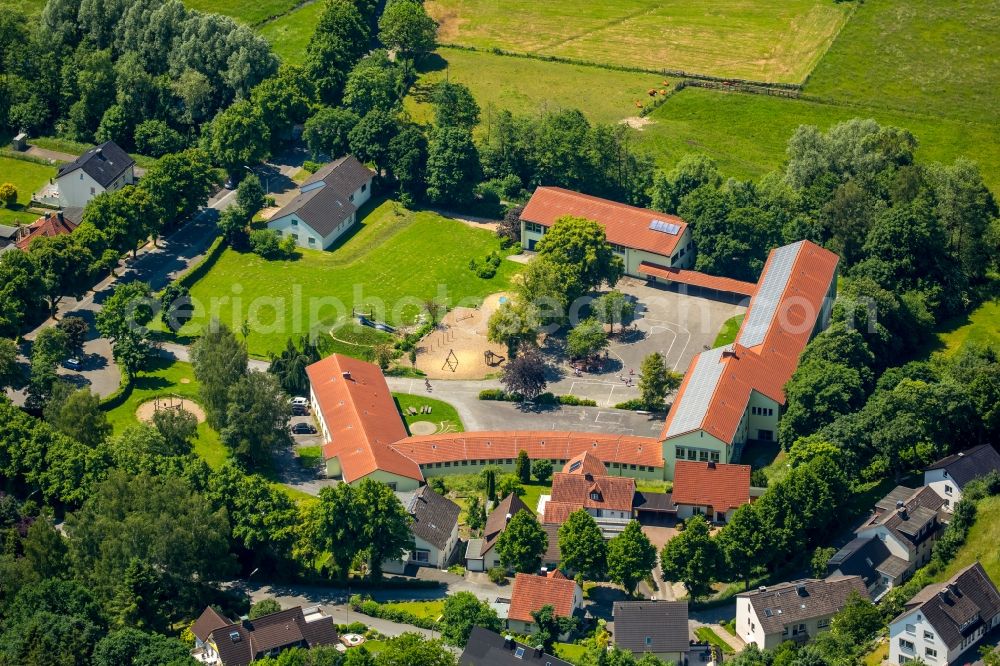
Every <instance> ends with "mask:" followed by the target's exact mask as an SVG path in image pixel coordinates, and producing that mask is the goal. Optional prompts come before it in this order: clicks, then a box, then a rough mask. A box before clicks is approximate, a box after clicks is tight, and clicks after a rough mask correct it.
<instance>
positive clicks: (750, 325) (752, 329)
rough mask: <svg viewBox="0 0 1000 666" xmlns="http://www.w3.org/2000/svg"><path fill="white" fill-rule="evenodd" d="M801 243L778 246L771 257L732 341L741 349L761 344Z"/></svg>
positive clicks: (783, 291)
mask: <svg viewBox="0 0 1000 666" xmlns="http://www.w3.org/2000/svg"><path fill="white" fill-rule="evenodd" d="M802 243H803V241H799V242H798V243H792V244H791V245H784V246H782V247H779V248H778V249H776V250H775V251H774V254H773V255H772V256H771V258H770V261H769V262H768V266H767V271H766V272H765V273H764V276H763V279H761V281H760V283H759V284H758V285H757V291H756V293H755V294H754V297H753V302H752V303H751V306H750V309H749V310H747V316H746V321H744V322H743V328H742V329H741V330H740V336H739V338H737V340H736V342H738V343H740V344H741V345H743V346H744V347H753V346H755V345H759V344H761V343H763V342H764V337H765V336H766V335H767V332H768V330H770V328H771V321H772V320H773V319H774V315H775V314H776V313H777V311H778V305H779V304H780V303H781V296H782V294H784V293H785V288H786V287H787V286H788V278H789V277H791V275H792V267H793V266H794V264H795V257H796V256H798V254H799V250H800V249H801V248H802Z"/></svg>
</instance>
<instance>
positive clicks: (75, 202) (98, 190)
mask: <svg viewBox="0 0 1000 666" xmlns="http://www.w3.org/2000/svg"><path fill="white" fill-rule="evenodd" d="M134 183H135V160H133V159H132V158H131V157H130V156H129V154H128V153H126V152H125V151H124V150H122V148H121V146H119V145H118V144H117V143H115V142H114V141H106V142H105V143H102V144H101V145H99V146H95V147H93V148H91V149H90V150H88V151H87V152H85V153H84V154H83V155H80V156H79V157H78V158H76V159H75V160H73V161H72V162H69V163H67V164H63V165H62V166H60V167H59V170H58V171H57V172H56V178H55V181H54V182H51V183H50V184H49V185H47V186H46V187H44V188H42V189H41V190H40V191H39V192H36V193H35V194H34V195H33V198H34V199H35V200H36V201H39V202H40V203H43V204H46V205H49V206H61V207H63V208H81V209H82V208H83V207H85V206H86V205H87V202H89V201H90V200H91V199H93V198H94V197H96V196H97V195H99V194H103V193H104V192H114V191H115V190H120V189H121V188H123V187H125V186H126V185H133V184H134Z"/></svg>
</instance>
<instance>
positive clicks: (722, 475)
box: [671, 460, 751, 523]
mask: <svg viewBox="0 0 1000 666" xmlns="http://www.w3.org/2000/svg"><path fill="white" fill-rule="evenodd" d="M750 497H751V493H750V466H749V465H727V464H724V463H714V462H694V461H690V460H678V461H677V463H676V464H675V465H674V489H673V494H672V497H671V499H672V500H673V503H674V505H675V506H676V507H677V518H678V519H680V520H685V519H687V518H690V517H691V516H693V515H695V514H699V515H702V516H705V517H706V518H707V519H708V520H709V522H715V523H727V522H729V521H730V520H731V519H732V517H733V514H734V513H735V512H736V509H738V508H739V507H741V506H743V505H744V504H749V503H750Z"/></svg>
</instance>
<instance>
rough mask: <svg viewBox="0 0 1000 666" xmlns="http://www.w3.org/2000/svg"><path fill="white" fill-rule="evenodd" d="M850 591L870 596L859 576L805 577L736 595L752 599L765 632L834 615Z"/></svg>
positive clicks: (779, 630) (751, 602)
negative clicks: (821, 578) (818, 578)
mask: <svg viewBox="0 0 1000 666" xmlns="http://www.w3.org/2000/svg"><path fill="white" fill-rule="evenodd" d="M851 592H857V593H858V594H860V595H861V596H862V597H864V598H865V599H868V588H867V587H865V583H864V581H862V580H861V578H860V577H858V576H842V577H835V578H827V579H824V580H817V579H815V578H804V579H801V580H794V581H791V582H788V583H781V584H779V585H774V586H771V587H766V588H761V589H759V590H753V591H751V592H741V593H740V594H738V595H737V596H738V597H743V598H745V599H749V601H750V605H751V606H753V610H754V613H755V614H756V615H757V620H758V621H759V622H760V625H761V628H762V629H763V630H764V633H765V634H773V633H779V634H780V633H781V631H782V629H784V627H785V625H786V624H791V623H793V622H802V621H804V620H812V619H815V618H820V617H825V616H829V615H833V614H834V613H836V612H837V611H839V610H840V609H841V608H843V607H844V604H845V603H846V602H847V597H848V596H849V595H850V594H851Z"/></svg>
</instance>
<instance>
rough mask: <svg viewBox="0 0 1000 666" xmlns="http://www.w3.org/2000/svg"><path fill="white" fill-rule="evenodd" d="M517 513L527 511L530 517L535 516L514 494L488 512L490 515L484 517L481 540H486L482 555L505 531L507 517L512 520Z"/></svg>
mask: <svg viewBox="0 0 1000 666" xmlns="http://www.w3.org/2000/svg"><path fill="white" fill-rule="evenodd" d="M518 511H527V512H528V513H530V514H531V515H535V512H534V511H532V510H531V509H530V508H529V507H528V505H527V504H525V503H524V500H522V499H521V498H520V497H518V496H517V495H515V494H514V493H511V494H509V495H507V497H504V498H503V499H502V500H500V501H499V502H497V505H496V507H494V509H493V510H492V511H490V515H488V516H486V525H484V526H483V538H484V539H485V540H486V543H485V547H484V548H483V550H482V552H483V553H486V552H488V551H489V550H490V548H492V547H493V545H494V544H495V543H496V542H497V539H499V538H500V535H501V534H503V531H504V530H505V529H507V523H508V522H509V521H508V520H507V516H510V517H511V518H513V517H514V514H516V513H517V512H518Z"/></svg>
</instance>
